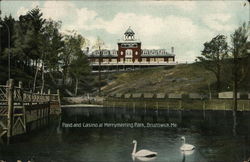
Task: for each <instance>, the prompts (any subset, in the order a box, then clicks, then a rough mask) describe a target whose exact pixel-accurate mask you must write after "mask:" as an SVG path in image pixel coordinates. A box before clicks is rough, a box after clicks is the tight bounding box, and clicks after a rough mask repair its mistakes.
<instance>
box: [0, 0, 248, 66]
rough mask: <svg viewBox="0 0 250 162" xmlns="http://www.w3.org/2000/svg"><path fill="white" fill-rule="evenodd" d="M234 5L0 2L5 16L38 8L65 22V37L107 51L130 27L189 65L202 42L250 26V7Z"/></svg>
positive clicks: (146, 45)
mask: <svg viewBox="0 0 250 162" xmlns="http://www.w3.org/2000/svg"><path fill="white" fill-rule="evenodd" d="M245 2H246V1H244V0H236V1H232V0H231V1H212V2H211V1H175V2H174V1H149V0H147V1H146V0H144V1H143V0H141V1H132V0H130V1H122V0H119V1H79V0H78V1H66V0H64V1H7V0H5V1H2V2H1V3H2V4H1V8H2V14H3V15H9V14H11V15H12V16H13V17H15V18H16V19H18V17H19V16H20V15H22V14H25V13H26V12H27V11H28V10H30V9H32V8H34V7H36V6H38V7H39V8H40V9H41V10H42V12H43V14H44V18H52V19H53V20H61V21H62V29H61V30H62V32H65V31H66V30H73V29H74V30H76V31H78V32H79V33H80V34H82V35H83V36H84V37H86V38H88V39H89V40H90V42H94V41H95V40H96V38H97V37H98V36H99V37H100V38H101V39H103V40H104V41H105V44H106V48H109V49H117V41H118V39H121V38H122V37H123V33H124V32H125V30H126V29H127V28H128V27H129V26H131V28H132V29H133V30H134V32H135V33H136V37H137V38H139V39H140V40H141V42H142V48H143V49H145V48H146V49H160V48H165V49H168V50H169V51H170V49H171V46H174V47H175V53H176V58H177V61H179V62H185V61H188V62H191V61H193V60H194V59H195V58H196V57H197V56H199V55H200V53H201V52H200V51H201V50H202V48H203V43H204V42H206V41H209V40H211V39H212V38H213V37H214V36H216V35H217V34H224V35H226V36H228V37H230V34H231V33H232V32H233V31H234V30H235V29H236V28H237V27H238V26H239V25H241V24H242V23H243V22H247V21H248V4H247V5H246V6H244V3H245Z"/></svg>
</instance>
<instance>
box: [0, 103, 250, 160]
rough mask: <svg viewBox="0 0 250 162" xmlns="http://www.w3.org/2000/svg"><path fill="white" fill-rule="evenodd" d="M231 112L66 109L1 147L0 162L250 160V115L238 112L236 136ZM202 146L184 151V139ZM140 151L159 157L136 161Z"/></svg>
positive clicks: (196, 145)
mask: <svg viewBox="0 0 250 162" xmlns="http://www.w3.org/2000/svg"><path fill="white" fill-rule="evenodd" d="M232 121H233V119H232V112H230V111H206V112H203V111H197V110H196V111H177V110H175V111H174V110H172V111H171V110H152V109H126V108H64V109H63V110H62V115H61V117H60V118H59V119H58V118H55V119H53V120H51V122H50V126H49V127H48V128H43V129H40V130H38V131H33V132H30V133H28V134H27V135H25V136H22V137H20V138H18V139H16V140H14V141H13V142H12V144H10V145H9V146H4V145H1V149H0V160H7V161H14V160H17V159H20V160H23V161H27V160H31V161H98V162H99V161H109V162H120V161H121V162H123V161H125V162H129V161H145V160H147V161H156V162H161V161H164V162H184V161H185V162H210V161H211V162H214V161H218V162H220V161H221V162H231V161H232V162H238V161H239V162H240V161H243V160H246V159H248V158H249V157H250V137H249V133H250V126H249V123H250V113H249V112H239V113H238V125H237V132H238V134H237V135H236V136H233V134H232V127H233V126H232V125H233V123H232ZM182 136H185V138H186V142H187V143H189V144H192V145H194V146H195V147H196V148H195V150H194V151H192V152H185V153H183V152H181V151H180V146H181V145H182V141H181V137H182ZM133 140H137V143H138V146H137V150H140V149H148V150H151V151H155V152H157V153H158V155H157V157H155V158H149V159H138V158H134V159H133V158H132V156H131V153H132V150H133V147H134V145H133V144H132V141H133Z"/></svg>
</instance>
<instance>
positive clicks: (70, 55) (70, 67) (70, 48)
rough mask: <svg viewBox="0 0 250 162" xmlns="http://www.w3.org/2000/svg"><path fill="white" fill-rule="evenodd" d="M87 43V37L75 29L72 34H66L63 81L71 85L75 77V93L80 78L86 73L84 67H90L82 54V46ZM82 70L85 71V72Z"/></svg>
mask: <svg viewBox="0 0 250 162" xmlns="http://www.w3.org/2000/svg"><path fill="white" fill-rule="evenodd" d="M85 44H86V39H85V38H84V37H82V36H81V35H80V34H77V33H76V32H75V31H71V32H70V34H68V35H65V36H64V50H63V52H62V54H61V59H62V69H63V83H64V85H71V83H72V78H74V79H75V83H76V86H75V87H76V88H75V94H77V89H78V82H79V78H80V76H81V75H82V74H83V73H85V72H84V71H85V70H83V69H84V68H88V64H87V63H85V62H86V60H85V59H87V58H86V57H83V56H82V55H83V51H82V48H83V46H84V45H85ZM78 59H79V60H78ZM81 64H82V65H81ZM78 68H79V69H80V70H78ZM80 71H83V73H82V72H80ZM71 76H73V77H71Z"/></svg>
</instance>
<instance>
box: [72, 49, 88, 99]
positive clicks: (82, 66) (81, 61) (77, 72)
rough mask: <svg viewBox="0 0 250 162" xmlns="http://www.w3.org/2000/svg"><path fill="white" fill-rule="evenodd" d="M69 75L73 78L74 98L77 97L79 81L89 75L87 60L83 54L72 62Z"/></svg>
mask: <svg viewBox="0 0 250 162" xmlns="http://www.w3.org/2000/svg"><path fill="white" fill-rule="evenodd" d="M70 73H71V74H72V76H73V77H74V78H75V96H77V92H78V84H79V81H81V80H83V79H85V78H84V76H86V75H88V74H89V73H90V67H89V62H88V59H87V57H86V56H85V55H84V54H83V53H82V54H81V55H79V56H78V57H77V58H76V59H74V60H73V61H72V63H71V65H70Z"/></svg>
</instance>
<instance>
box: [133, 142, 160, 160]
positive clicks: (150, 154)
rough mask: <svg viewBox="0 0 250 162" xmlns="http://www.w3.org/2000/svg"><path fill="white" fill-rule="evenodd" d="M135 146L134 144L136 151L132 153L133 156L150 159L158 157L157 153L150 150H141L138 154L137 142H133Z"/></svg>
mask: <svg viewBox="0 0 250 162" xmlns="http://www.w3.org/2000/svg"><path fill="white" fill-rule="evenodd" d="M133 144H134V149H133V152H132V156H135V157H148V158H150V157H155V156H156V155H157V152H153V151H149V150H140V151H138V152H136V147H137V141H136V140H133Z"/></svg>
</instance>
